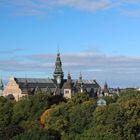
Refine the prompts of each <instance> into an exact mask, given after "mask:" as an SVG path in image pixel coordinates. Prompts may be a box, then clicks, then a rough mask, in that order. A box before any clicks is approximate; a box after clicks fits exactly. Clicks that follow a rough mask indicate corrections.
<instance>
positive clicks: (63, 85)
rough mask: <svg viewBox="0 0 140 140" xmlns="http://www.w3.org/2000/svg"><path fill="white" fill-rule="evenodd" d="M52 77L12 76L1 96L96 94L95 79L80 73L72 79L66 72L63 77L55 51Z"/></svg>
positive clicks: (58, 56)
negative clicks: (65, 76)
mask: <svg viewBox="0 0 140 140" xmlns="http://www.w3.org/2000/svg"><path fill="white" fill-rule="evenodd" d="M53 77H54V79H49V78H14V77H11V78H10V79H9V82H8V84H7V85H6V86H5V88H4V91H3V96H4V97H6V98H8V99H12V100H16V101H18V100H19V99H20V98H21V97H24V96H29V95H34V94H36V93H38V92H43V93H46V94H51V95H56V94H58V95H63V96H64V97H66V98H71V97H72V96H74V95H75V93H77V92H79V93H82V92H87V93H88V94H89V95H90V96H91V97H94V96H97V92H98V89H99V88H100V85H99V84H98V83H97V82H96V80H84V79H83V78H82V74H81V73H80V76H79V79H77V80H74V79H72V78H71V75H70V73H68V76H67V79H64V73H63V70H62V62H61V57H60V53H59V52H58V53H57V58H56V62H55V70H54V74H53Z"/></svg>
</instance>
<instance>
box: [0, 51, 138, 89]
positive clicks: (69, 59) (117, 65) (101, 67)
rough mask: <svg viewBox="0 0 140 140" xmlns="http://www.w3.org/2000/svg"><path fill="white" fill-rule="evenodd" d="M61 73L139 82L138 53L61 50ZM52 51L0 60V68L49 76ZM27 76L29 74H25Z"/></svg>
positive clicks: (12, 71) (116, 83)
mask: <svg viewBox="0 0 140 140" xmlns="http://www.w3.org/2000/svg"><path fill="white" fill-rule="evenodd" d="M61 58H62V62H63V69H64V72H65V76H67V72H68V71H70V72H71V74H72V77H73V78H78V75H79V72H80V71H82V73H83V77H84V78H85V79H97V81H101V82H104V81H105V80H107V81H110V83H111V84H112V85H115V86H119V85H139V83H140V77H139V75H140V57H126V56H118V55H116V56H114V55H106V54H104V53H101V52H92V51H90V52H87V51H85V52H79V53H65V54H62V56H61ZM55 59H56V54H33V55H29V56H22V59H19V60H17V59H15V60H0V70H2V71H3V72H8V73H16V74H17V75H19V74H18V73H20V75H21V77H22V76H23V75H25V74H26V73H30V74H31V75H34V77H35V75H36V74H37V76H38V77H39V75H38V73H40V76H41V77H42V76H44V75H49V77H52V75H53V71H54V65H55ZM28 76H29V77H31V76H30V75H28Z"/></svg>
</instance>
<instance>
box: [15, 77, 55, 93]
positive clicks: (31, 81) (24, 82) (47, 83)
mask: <svg viewBox="0 0 140 140" xmlns="http://www.w3.org/2000/svg"><path fill="white" fill-rule="evenodd" d="M14 79H15V81H16V83H17V84H18V85H19V87H20V89H21V90H22V91H25V90H28V89H29V91H33V90H35V89H36V90H37V88H38V89H41V90H43V91H46V90H47V89H48V87H49V88H50V90H51V91H54V90H55V88H56V84H55V83H54V82H53V81H52V80H51V79H45V78H44V79H43V78H14Z"/></svg>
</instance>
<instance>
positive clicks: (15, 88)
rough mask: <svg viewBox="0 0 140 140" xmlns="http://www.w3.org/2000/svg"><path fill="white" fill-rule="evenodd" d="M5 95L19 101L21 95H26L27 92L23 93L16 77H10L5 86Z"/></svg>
mask: <svg viewBox="0 0 140 140" xmlns="http://www.w3.org/2000/svg"><path fill="white" fill-rule="evenodd" d="M3 96H4V97H6V98H8V99H12V100H16V101H18V100H19V99H20V98H21V97H23V96H26V94H22V91H21V89H20V88H19V85H18V84H17V83H16V81H15V80H14V78H10V79H9V82H8V84H7V85H6V86H5V88H4V91H3Z"/></svg>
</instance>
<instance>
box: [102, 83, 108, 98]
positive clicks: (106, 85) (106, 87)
mask: <svg viewBox="0 0 140 140" xmlns="http://www.w3.org/2000/svg"><path fill="white" fill-rule="evenodd" d="M103 92H104V95H105V96H109V89H108V84H107V82H106V81H105V84H104V89H103Z"/></svg>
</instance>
